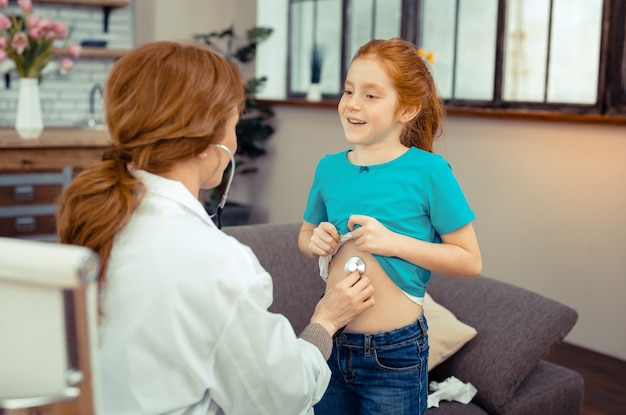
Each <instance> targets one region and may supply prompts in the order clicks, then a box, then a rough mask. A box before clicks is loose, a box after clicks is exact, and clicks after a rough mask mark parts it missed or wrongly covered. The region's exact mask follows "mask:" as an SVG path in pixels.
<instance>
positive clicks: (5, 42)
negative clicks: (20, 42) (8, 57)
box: [0, 36, 9, 49]
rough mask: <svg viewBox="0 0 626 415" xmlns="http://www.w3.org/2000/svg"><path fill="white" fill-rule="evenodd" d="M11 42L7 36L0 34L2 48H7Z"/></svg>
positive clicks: (0, 46) (0, 47)
mask: <svg viewBox="0 0 626 415" xmlns="http://www.w3.org/2000/svg"><path fill="white" fill-rule="evenodd" d="M8 44H9V40H8V39H7V37H6V36H0V49H6V48H7V45H8Z"/></svg>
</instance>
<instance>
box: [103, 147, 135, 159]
mask: <svg viewBox="0 0 626 415" xmlns="http://www.w3.org/2000/svg"><path fill="white" fill-rule="evenodd" d="M106 160H114V161H117V162H120V163H125V164H126V163H130V162H131V161H133V158H132V156H131V155H130V153H128V152H126V151H124V150H122V149H121V148H119V147H117V146H115V145H110V146H109V147H107V148H105V149H104V151H103V152H102V161H106Z"/></svg>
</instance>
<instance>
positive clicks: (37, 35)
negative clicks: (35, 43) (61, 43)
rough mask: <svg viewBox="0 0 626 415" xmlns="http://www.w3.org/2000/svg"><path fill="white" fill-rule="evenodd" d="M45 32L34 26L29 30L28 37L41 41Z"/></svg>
mask: <svg viewBox="0 0 626 415" xmlns="http://www.w3.org/2000/svg"><path fill="white" fill-rule="evenodd" d="M43 34H44V31H43V29H42V28H40V27H37V26H32V27H31V28H30V29H29V30H28V35H29V36H30V37H32V38H33V39H35V40H39V39H41V38H42V37H43Z"/></svg>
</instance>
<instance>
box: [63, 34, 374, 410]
mask: <svg viewBox="0 0 626 415" xmlns="http://www.w3.org/2000/svg"><path fill="white" fill-rule="evenodd" d="M243 102H244V92H243V88H242V79H241V77H240V74H239V72H238V71H237V69H236V68H235V67H234V66H233V65H232V64H230V63H229V62H228V61H226V60H225V59H223V58H221V57H220V56H218V55H217V54H215V53H213V52H211V51H208V50H205V49H202V48H199V47H196V46H193V45H190V44H188V45H185V44H181V43H176V42H154V43H149V44H145V45H143V46H140V47H138V48H136V49H134V50H133V51H131V52H130V53H128V54H127V55H125V56H124V57H122V58H121V59H119V60H118V61H117V63H116V64H115V65H114V67H113V69H112V70H111V72H110V74H109V80H108V83H107V87H106V90H105V106H106V117H107V124H108V127H109V133H110V135H111V140H112V144H111V146H110V148H108V149H107V150H106V151H105V152H104V155H103V161H102V162H100V163H97V164H95V165H94V166H93V167H91V168H90V169H87V170H85V171H83V172H82V173H81V174H80V175H79V176H77V177H76V178H75V179H74V180H73V181H72V183H71V184H70V185H69V187H68V188H67V189H66V190H65V192H64V193H63V195H62V198H61V201H60V202H61V203H60V204H61V207H60V210H59V213H58V216H57V226H58V233H59V236H60V239H61V241H62V242H63V243H69V244H75V245H83V246H87V247H89V248H92V249H94V250H95V251H96V252H97V253H98V254H99V256H100V259H101V261H102V264H103V271H102V273H101V275H100V277H99V286H100V289H101V301H100V309H101V310H100V311H101V321H100V335H101V338H100V340H101V367H102V374H103V378H102V379H101V383H102V385H103V391H102V394H103V396H102V401H103V406H104V408H103V412H104V413H105V414H115V415H126V414H185V415H192V414H203V415H205V414H227V415H231V414H242V415H243V414H245V415H251V414H268V415H296V414H304V413H312V410H310V408H311V406H312V405H313V404H315V403H316V402H317V401H318V400H319V399H320V398H321V397H322V395H323V393H324V391H325V389H326V386H327V385H328V381H329V378H330V371H329V369H328V366H327V363H326V359H327V358H328V356H329V354H330V349H331V345H332V339H331V336H332V335H333V334H334V333H335V332H336V331H337V330H338V329H339V328H341V327H343V326H344V325H345V324H347V323H348V322H349V321H350V320H351V319H352V318H353V317H355V316H356V315H358V314H359V313H361V312H362V311H364V310H366V309H368V308H370V307H371V306H372V305H373V304H374V299H373V297H372V295H373V288H372V287H371V285H370V283H369V280H368V279H367V277H359V274H358V272H354V273H352V274H350V275H349V276H348V277H347V278H346V279H345V280H343V281H342V282H341V283H339V284H337V286H335V287H334V288H333V289H332V290H331V291H330V292H329V293H327V294H326V295H325V296H324V297H323V298H322V299H321V300H320V302H319V303H318V305H317V307H316V309H315V311H314V313H313V316H312V317H311V324H309V325H308V326H307V327H306V328H305V329H304V331H303V332H302V333H301V334H300V336H299V337H296V335H295V333H294V332H293V329H292V328H291V325H290V324H289V322H288V320H287V319H286V318H285V317H284V316H281V315H277V314H273V313H270V312H269V311H268V307H269V306H270V303H271V301H272V280H271V277H270V275H269V274H268V273H267V272H266V271H265V270H264V269H263V268H262V267H261V265H260V264H259V262H258V260H257V258H256V257H255V256H254V254H253V253H252V251H251V250H250V249H249V248H248V247H246V246H244V245H242V244H241V243H239V242H238V241H237V240H235V239H234V238H232V237H230V236H228V235H226V234H225V233H223V232H222V231H220V230H219V229H218V228H217V227H216V226H215V225H214V224H213V222H212V221H211V219H210V218H209V216H208V215H207V213H206V211H205V210H204V208H203V206H202V204H201V203H200V202H199V201H198V194H199V191H200V189H203V188H213V187H215V186H217V185H218V184H219V183H220V181H221V179H222V175H223V172H224V169H225V168H226V166H227V165H228V163H229V162H230V161H231V158H232V153H234V152H235V151H236V148H237V142H236V136H235V126H236V124H237V120H238V117H239V112H240V111H241V110H242V108H243ZM233 161H234V160H233Z"/></svg>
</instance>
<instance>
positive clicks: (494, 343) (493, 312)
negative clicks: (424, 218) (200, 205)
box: [224, 223, 583, 415]
mask: <svg viewBox="0 0 626 415" xmlns="http://www.w3.org/2000/svg"><path fill="white" fill-rule="evenodd" d="M224 230H225V231H226V232H227V233H229V234H231V235H233V236H235V237H236V238H237V239H238V240H240V241H241V242H242V243H244V244H246V245H248V246H250V248H252V250H253V251H254V252H255V254H256V255H257V257H258V258H259V260H260V262H261V264H263V266H264V267H265V269H266V270H267V271H268V272H269V273H270V274H271V275H272V277H273V280H274V303H273V305H272V307H271V310H272V311H275V312H278V313H281V314H284V315H285V316H287V318H289V320H290V321H291V323H292V325H293V327H294V330H295V331H296V333H299V332H300V331H301V330H302V329H303V328H304V326H305V325H306V324H307V323H308V322H309V318H310V316H311V313H312V311H313V308H314V306H315V303H316V302H317V300H318V299H319V298H320V296H321V294H322V293H323V289H324V286H323V281H322V280H321V278H320V277H319V272H318V269H317V261H315V260H311V259H307V258H305V257H304V256H303V255H301V254H300V253H299V251H298V248H297V245H296V242H297V235H298V230H299V224H295V223H294V224H263V225H248V226H237V227H226V228H225V229H224ZM427 290H428V292H429V293H430V294H431V296H432V297H433V299H434V300H435V301H437V302H438V303H440V304H441V305H443V306H444V307H446V308H447V309H448V310H450V311H452V312H453V313H454V314H455V315H456V317H457V318H458V319H459V320H461V321H463V322H465V323H466V324H469V325H471V326H473V327H474V328H476V330H477V331H478V334H477V335H476V337H474V338H473V339H472V340H470V341H469V342H468V343H467V344H466V345H465V346H463V348H461V349H460V350H459V351H458V352H457V353H456V354H454V355H453V356H452V357H450V358H449V359H448V360H446V361H445V362H443V363H442V364H440V365H439V366H437V367H435V368H434V369H433V370H432V371H431V372H430V374H429V379H430V380H435V381H443V380H445V379H446V378H448V377H449V376H455V377H456V378H458V379H460V380H461V381H463V382H470V383H471V384H472V385H474V386H475V387H476V389H477V390H478V393H477V394H476V396H475V397H474V399H473V400H472V402H471V403H469V404H467V405H464V404H460V403H457V402H449V401H443V402H441V403H440V406H439V407H438V408H431V409H429V410H428V411H427V415H444V414H445V415H456V414H459V415H460V414H468V415H470V414H476V415H478V414H507V415H573V414H580V413H581V411H582V399H583V379H582V377H581V376H580V375H579V374H578V373H576V372H574V371H572V370H569V369H566V368H564V367H561V366H557V365H555V364H552V363H549V362H546V361H544V360H542V359H543V357H544V356H545V355H546V354H547V353H548V352H549V351H550V349H551V348H552V347H553V346H555V345H556V344H558V343H559V342H561V341H562V339H563V338H564V337H565V335H566V334H567V333H568V332H569V331H570V330H571V328H572V327H573V326H574V324H575V323H576V320H577V318H578V315H577V313H576V311H575V310H573V309H572V308H569V307H567V306H565V305H563V304H560V303H558V302H556V301H554V300H551V299H548V298H545V297H542V296H540V295H538V294H536V293H533V292H530V291H528V290H525V289H522V288H519V287H515V286H513V285H510V284H507V283H504V282H499V281H497V280H495V279H491V278H487V277H484V276H480V277H478V278H477V279H476V280H474V281H464V280H461V279H458V278H452V277H448V276H444V275H439V274H434V275H433V276H432V279H431V281H430V282H429V284H428V288H427Z"/></svg>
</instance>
